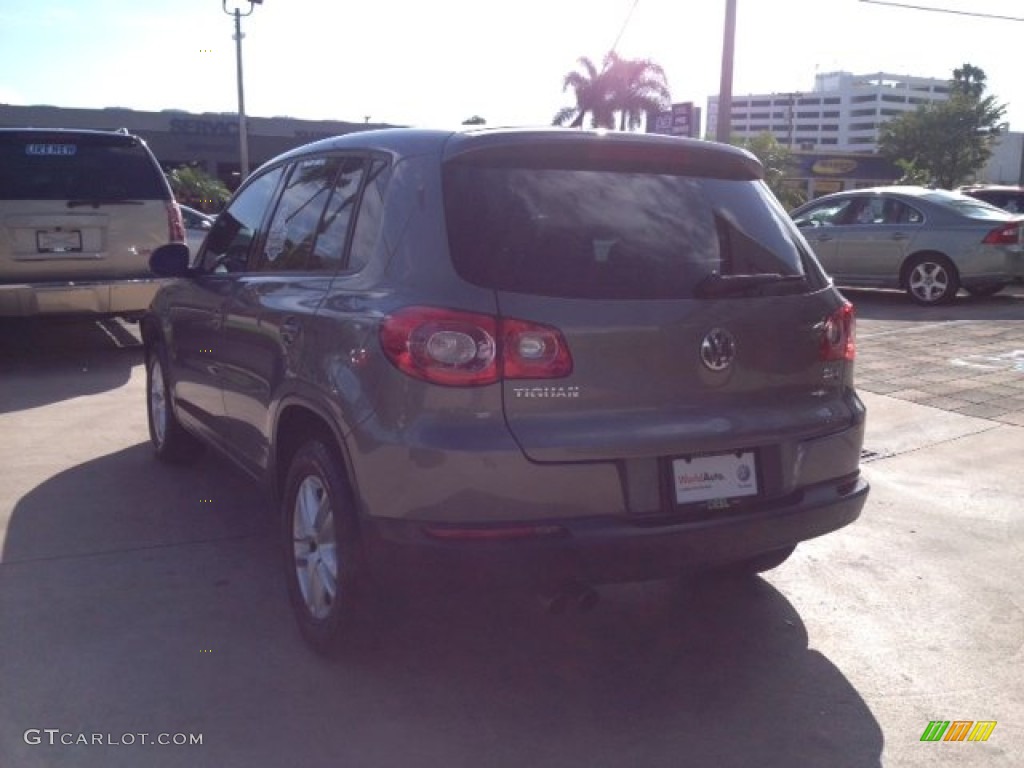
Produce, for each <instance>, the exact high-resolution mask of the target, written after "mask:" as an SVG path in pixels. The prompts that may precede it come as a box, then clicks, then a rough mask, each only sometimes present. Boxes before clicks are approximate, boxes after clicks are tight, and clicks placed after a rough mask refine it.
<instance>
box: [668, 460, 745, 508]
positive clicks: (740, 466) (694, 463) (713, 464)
mask: <svg viewBox="0 0 1024 768" xmlns="http://www.w3.org/2000/svg"><path fill="white" fill-rule="evenodd" d="M672 484H673V486H674V487H675V492H676V503H677V504H694V503H696V502H701V501H711V500H712V499H731V498H737V497H740V496H756V495H757V460H756V457H755V456H754V452H753V451H744V452H741V453H719V454H715V455H713V456H692V457H690V458H684V459H675V460H674V461H673V462H672Z"/></svg>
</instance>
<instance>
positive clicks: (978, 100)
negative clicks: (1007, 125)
mask: <svg viewBox="0 0 1024 768" xmlns="http://www.w3.org/2000/svg"><path fill="white" fill-rule="evenodd" d="M985 89H986V85H985V72H984V70H982V69H980V68H978V67H975V66H972V65H971V64H964V65H963V66H962V67H958V68H957V69H955V70H954V71H953V79H952V80H950V93H949V99H948V100H947V101H939V102H932V103H930V104H925V105H922V106H920V107H918V108H917V109H916V110H914V111H913V112H908V113H907V114H905V115H903V116H901V117H899V118H896V119H894V120H890V121H889V122H887V123H885V124H884V125H883V126H882V128H881V130H880V131H879V142H878V144H879V152H880V153H881V154H882V155H884V156H885V157H887V158H888V159H889V160H891V161H893V162H894V163H896V164H897V165H899V166H900V167H901V168H903V169H904V172H905V173H906V172H907V171H911V170H912V171H913V173H912V174H908V175H910V176H912V178H915V179H917V180H920V179H922V178H924V177H928V179H929V180H930V181H931V182H933V183H935V184H936V185H938V186H940V187H946V188H950V189H951V188H953V187H955V186H957V185H958V184H961V183H963V182H964V181H966V180H967V179H969V178H970V177H971V175H973V174H974V173H976V172H977V171H978V170H979V169H980V168H981V167H982V166H984V165H985V163H986V162H988V159H989V157H991V156H992V144H993V142H994V140H995V138H996V137H997V136H999V134H1000V132H1001V130H1002V125H1001V121H1002V118H1003V115H1004V114H1005V113H1006V106H1005V105H1003V104H999V103H997V101H996V98H995V96H991V95H988V96H986V95H985Z"/></svg>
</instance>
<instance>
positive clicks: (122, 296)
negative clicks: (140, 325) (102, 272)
mask: <svg viewBox="0 0 1024 768" xmlns="http://www.w3.org/2000/svg"><path fill="white" fill-rule="evenodd" d="M161 284H162V281H160V280H159V279H156V278H140V279H134V280H107V281H102V282H71V281H68V282H53V283H18V284H14V285H0V317H33V316H36V315H127V314H136V313H141V312H144V311H145V310H146V309H147V308H148V307H149V305H150V302H152V301H153V296H154V295H156V292H157V290H158V289H159V288H160V286H161Z"/></svg>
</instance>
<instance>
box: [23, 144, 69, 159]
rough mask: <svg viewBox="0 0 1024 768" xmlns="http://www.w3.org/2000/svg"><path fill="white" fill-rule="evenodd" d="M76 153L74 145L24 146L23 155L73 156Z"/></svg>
mask: <svg viewBox="0 0 1024 768" xmlns="http://www.w3.org/2000/svg"><path fill="white" fill-rule="evenodd" d="M76 152H78V146H77V145H75V144H26V145H25V154H26V155H37V156H38V155H45V156H52V155H63V156H67V155H73V154H75V153H76Z"/></svg>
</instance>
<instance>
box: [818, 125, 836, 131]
mask: <svg viewBox="0 0 1024 768" xmlns="http://www.w3.org/2000/svg"><path fill="white" fill-rule="evenodd" d="M821 130H823V131H838V130H839V126H838V125H834V124H827V125H823V126H821Z"/></svg>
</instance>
